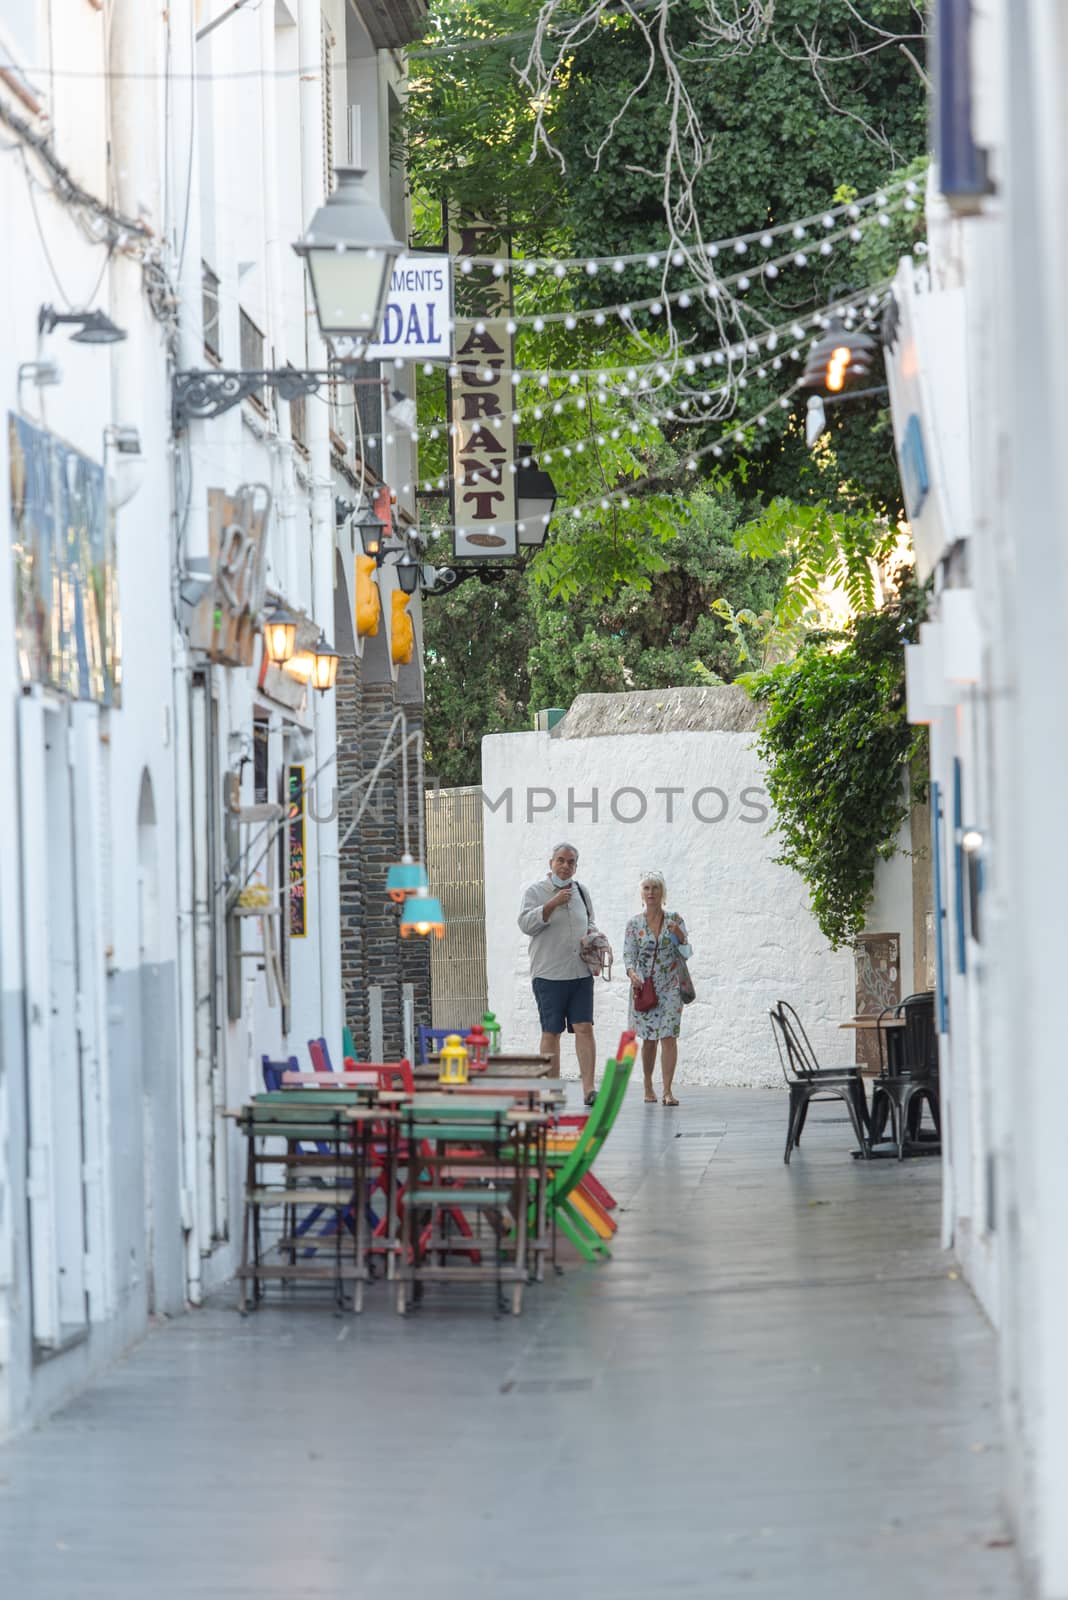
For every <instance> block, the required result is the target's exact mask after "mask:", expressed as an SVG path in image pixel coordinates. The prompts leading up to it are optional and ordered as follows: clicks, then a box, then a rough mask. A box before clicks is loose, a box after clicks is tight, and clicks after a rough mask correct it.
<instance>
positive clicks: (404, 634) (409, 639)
mask: <svg viewBox="0 0 1068 1600" xmlns="http://www.w3.org/2000/svg"><path fill="white" fill-rule="evenodd" d="M410 599H411V595H409V594H402V593H401V591H400V590H399V589H394V591H393V595H392V599H391V602H390V603H391V605H392V607H393V617H392V624H393V625H392V627H391V628H390V653H391V655H392V658H393V665H394V666H399V665H401V664H402V663H407V662H409V661H410V660H411V659H412V652H413V651H414V649H415V629H414V627H413V626H412V619H411V617H410V616H409V615H408V602H409V600H410Z"/></svg>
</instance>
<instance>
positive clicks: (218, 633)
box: [189, 483, 271, 667]
mask: <svg viewBox="0 0 1068 1600" xmlns="http://www.w3.org/2000/svg"><path fill="white" fill-rule="evenodd" d="M270 509H271V491H270V490H269V489H268V488H267V486H266V484H263V483H243V484H242V485H241V487H240V488H239V489H238V490H237V491H236V493H234V494H232V495H230V494H226V493H225V492H224V491H223V490H222V489H209V490H208V554H209V559H210V561H211V570H212V583H211V586H210V587H209V589H208V592H207V594H206V595H205V596H204V598H203V599H202V600H201V601H200V603H199V605H198V606H197V607H196V609H195V611H194V612H193V620H192V623H191V624H190V628H189V642H190V644H192V645H193V646H194V647H195V648H196V649H198V650H203V651H204V653H205V654H206V655H207V656H208V657H209V658H210V659H211V660H212V661H218V662H220V663H221V664H222V665H223V666H227V667H248V666H251V665H252V661H253V656H254V650H255V642H256V632H257V628H258V625H259V616H260V613H261V611H262V610H263V602H264V588H265V583H266V564H267V518H268V515H269V514H270Z"/></svg>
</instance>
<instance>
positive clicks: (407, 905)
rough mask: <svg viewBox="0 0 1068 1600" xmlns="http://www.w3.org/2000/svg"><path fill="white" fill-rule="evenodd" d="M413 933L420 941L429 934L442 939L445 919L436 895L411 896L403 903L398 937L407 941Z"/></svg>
mask: <svg viewBox="0 0 1068 1600" xmlns="http://www.w3.org/2000/svg"><path fill="white" fill-rule="evenodd" d="M413 933H415V934H418V935H419V937H420V938H422V939H425V938H426V937H427V935H428V934H430V933H434V934H437V936H438V938H439V939H444V937H445V918H444V916H443V914H442V910H441V901H440V900H439V899H438V898H437V896H436V895H432V894H413V895H412V896H411V898H410V899H408V900H406V901H405V902H404V911H403V912H402V914H401V925H400V935H401V938H402V939H407V938H408V937H409V935H410V934H413Z"/></svg>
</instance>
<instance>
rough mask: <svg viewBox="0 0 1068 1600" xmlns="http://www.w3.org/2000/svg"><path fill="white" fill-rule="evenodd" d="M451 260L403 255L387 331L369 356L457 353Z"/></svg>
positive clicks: (441, 357)
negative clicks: (452, 320) (454, 338)
mask: <svg viewBox="0 0 1068 1600" xmlns="http://www.w3.org/2000/svg"><path fill="white" fill-rule="evenodd" d="M451 319H452V262H451V261H450V259H449V257H448V256H444V255H441V256H430V255H427V256H422V255H411V256H398V258H397V262H396V265H395V266H394V268H393V275H392V277H391V278H390V281H389V297H388V299H387V300H386V309H385V313H384V315H383V318H382V337H381V338H380V339H379V341H378V343H377V344H373V345H369V346H368V349H367V354H366V356H365V358H364V359H365V360H367V361H392V360H393V359H394V358H395V357H398V356H399V357H400V359H401V360H402V361H447V360H448V359H449V357H450V356H451V355H452V334H451V332H450V325H451Z"/></svg>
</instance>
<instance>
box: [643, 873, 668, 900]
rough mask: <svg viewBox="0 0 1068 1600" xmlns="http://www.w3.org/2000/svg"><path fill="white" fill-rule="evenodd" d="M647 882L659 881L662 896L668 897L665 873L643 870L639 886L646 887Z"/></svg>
mask: <svg viewBox="0 0 1068 1600" xmlns="http://www.w3.org/2000/svg"><path fill="white" fill-rule="evenodd" d="M647 883H658V884H659V885H660V898H661V899H662V900H666V899H667V884H666V883H665V882H664V874H663V873H662V872H643V873H642V875H641V879H640V880H639V885H638V886H639V888H644V887H645V885H646V884H647Z"/></svg>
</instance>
